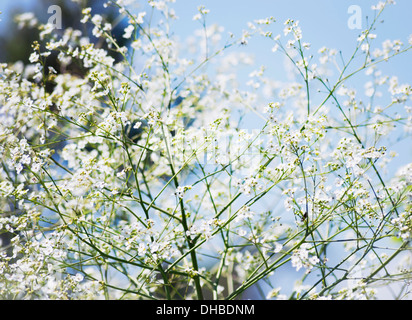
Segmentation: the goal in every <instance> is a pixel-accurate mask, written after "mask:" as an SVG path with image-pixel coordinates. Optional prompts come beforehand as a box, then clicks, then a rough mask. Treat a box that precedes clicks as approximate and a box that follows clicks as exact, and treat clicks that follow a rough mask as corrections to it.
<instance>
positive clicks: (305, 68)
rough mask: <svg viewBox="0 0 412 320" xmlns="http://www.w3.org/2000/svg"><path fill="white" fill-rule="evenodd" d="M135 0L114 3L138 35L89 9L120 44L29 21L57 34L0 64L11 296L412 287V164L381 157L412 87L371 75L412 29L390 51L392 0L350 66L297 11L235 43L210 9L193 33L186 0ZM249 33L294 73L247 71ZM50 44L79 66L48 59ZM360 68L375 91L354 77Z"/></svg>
mask: <svg viewBox="0 0 412 320" xmlns="http://www.w3.org/2000/svg"><path fill="white" fill-rule="evenodd" d="M123 2H124V1H120V0H119V1H113V2H111V1H109V2H108V3H107V4H106V5H110V6H114V7H115V8H117V9H118V10H119V12H120V14H122V15H123V16H124V17H125V18H126V19H127V21H128V25H127V27H126V28H125V29H124V34H123V37H124V38H126V39H130V40H131V43H130V46H128V47H125V46H120V45H119V44H118V42H117V41H116V39H115V38H114V37H113V35H112V32H111V31H112V28H113V26H112V25H111V24H110V23H109V22H107V21H105V18H104V16H103V14H95V13H93V12H92V10H91V9H90V8H84V9H83V18H82V20H81V22H82V23H84V24H91V25H92V36H93V37H94V38H98V39H102V40H103V42H105V43H106V44H107V46H108V48H109V49H108V50H106V49H103V48H101V47H99V45H98V44H96V43H94V42H93V41H92V40H91V39H90V38H89V37H87V36H86V35H84V34H82V32H81V31H79V30H75V29H70V28H69V29H65V30H63V31H61V32H59V30H55V29H53V28H52V27H50V25H48V24H46V25H44V24H40V23H39V22H38V21H37V20H36V18H35V17H34V16H33V15H30V14H24V15H21V16H19V17H17V19H18V22H19V24H20V25H22V26H24V25H26V26H30V27H35V28H37V29H38V30H39V32H40V38H41V39H42V40H44V44H43V45H42V44H40V43H39V42H36V43H34V44H33V52H32V54H31V55H30V64H27V65H24V64H22V63H15V64H5V63H3V64H1V66H0V72H1V74H0V91H1V95H0V117H1V121H0V141H1V146H0V154H1V159H2V160H1V164H2V166H1V168H0V208H1V215H0V233H1V234H2V239H3V244H2V248H1V251H0V297H1V298H3V299H102V298H105V299H205V298H208V299H239V298H244V297H246V295H247V293H248V289H249V288H257V289H258V291H259V292H260V294H262V295H263V297H265V298H268V299H270V298H278V299H280V298H292V299H321V298H331V299H361V298H366V299H370V298H374V297H375V296H377V294H378V288H379V287H380V286H381V287H383V288H386V287H387V286H389V285H393V286H394V288H395V289H396V290H397V291H396V292H397V294H398V296H397V297H398V298H403V297H407V296H408V294H409V291H408V290H409V289H408V283H409V282H408V281H410V277H411V276H410V275H411V273H410V271H411V270H410V265H411V264H410V258H411V255H410V253H411V252H410V240H411V228H412V218H411V213H412V206H411V203H410V199H411V191H412V187H411V186H412V185H411V182H412V162H410V163H409V164H407V165H405V166H403V167H401V168H399V170H398V171H397V172H392V171H391V170H388V168H389V165H388V163H389V162H390V161H391V160H392V159H394V158H396V157H398V155H397V154H396V153H395V152H394V151H393V150H392V149H391V146H392V144H393V141H397V140H396V139H408V140H409V141H410V139H411V129H412V114H411V111H412V108H411V107H409V106H408V103H410V95H411V92H412V91H411V86H410V85H409V84H402V83H399V82H398V78H397V77H396V76H392V75H388V76H387V75H384V74H382V72H381V71H380V70H379V69H378V67H379V65H380V63H382V62H388V61H391V59H392V58H393V57H394V56H397V55H401V54H409V52H410V49H411V47H412V41H409V42H408V41H406V42H405V43H404V42H402V41H401V40H387V41H385V42H384V43H383V44H382V46H381V47H380V46H379V45H377V44H376V40H375V38H376V35H375V33H374V32H375V31H374V30H375V29H376V27H377V26H376V22H377V21H378V19H379V17H380V16H381V14H382V12H383V11H384V9H385V7H386V6H387V5H388V4H390V3H391V2H392V1H386V2H380V3H379V4H378V5H377V6H374V9H375V12H376V17H375V19H374V20H373V22H372V23H371V24H370V26H369V27H368V29H366V30H364V31H363V32H362V34H361V36H360V37H359V38H358V41H357V44H356V48H355V50H354V52H353V55H352V56H351V57H350V59H348V60H347V61H344V60H343V59H342V61H341V60H340V59H339V57H338V51H337V50H334V49H330V48H326V47H324V48H321V49H320V50H318V51H315V52H313V51H312V50H313V49H312V48H311V45H310V44H309V43H307V42H304V41H303V33H302V30H301V28H300V26H299V22H298V21H295V20H292V19H289V20H287V21H286V22H285V23H284V24H283V25H281V28H282V31H283V32H282V33H280V34H279V35H275V34H274V33H273V31H272V30H273V29H272V28H276V25H277V24H279V23H278V22H277V21H276V20H275V18H273V17H269V18H265V19H261V20H256V21H253V22H250V23H249V24H248V26H247V29H246V30H244V31H243V32H242V33H241V34H240V35H239V36H236V35H235V34H229V35H227V36H226V34H225V33H224V30H223V29H222V28H221V27H219V26H217V25H210V26H209V25H208V24H207V23H206V22H207V16H208V14H209V10H207V9H206V8H205V7H203V6H201V7H199V8H198V12H197V13H196V15H195V16H194V17H193V19H194V20H198V21H199V22H200V25H201V28H200V29H199V30H197V31H195V32H194V35H193V37H191V38H189V39H188V41H187V42H183V41H181V40H179V39H178V38H176V37H174V36H173V32H172V30H173V22H174V19H176V18H177V17H176V13H175V12H174V10H173V9H172V8H171V6H170V4H169V2H174V1H172V0H169V1H153V0H149V2H148V3H149V6H150V10H151V12H145V11H142V12H139V13H137V14H135V13H134V12H133V11H132V10H131V8H130V7H128V6H126V5H124V4H123ZM157 14H160V15H161V20H160V21H159V23H158V24H154V20H152V19H154V18H153V17H154V16H156V15H157ZM253 37H263V38H265V39H266V41H269V42H271V43H272V47H273V50H272V51H274V52H275V53H270V54H274V55H275V56H276V55H277V54H281V55H284V56H285V57H286V58H287V59H288V61H289V63H290V64H291V65H292V67H293V69H292V70H291V71H290V72H291V75H292V76H293V80H292V81H285V82H279V81H275V79H273V78H270V77H269V76H267V75H266V73H265V71H266V70H265V68H264V67H261V68H256V69H254V71H252V72H251V73H250V74H249V81H247V82H246V83H241V82H239V81H238V79H239V76H238V72H239V70H240V69H241V65H244V66H246V67H247V66H249V67H250V66H251V65H253V59H252V58H251V57H250V55H248V54H246V53H245V52H243V51H242V48H244V46H245V45H247V44H248V41H250V39H252V38H253ZM99 43H101V42H99ZM109 50H112V51H114V52H117V53H118V54H120V55H121V56H122V59H121V60H120V61H116V60H115V59H114V58H112V57H111V56H110V54H109ZM52 53H54V54H56V53H57V55H58V60H59V63H60V64H61V65H62V66H63V68H62V69H63V70H64V69H65V70H70V66H72V65H73V64H75V65H78V66H80V67H81V69H82V70H84V76H78V75H75V74H72V73H70V72H69V71H67V72H60V73H59V72H57V71H56V70H55V69H54V68H52V67H48V66H47V63H46V62H47V58H48V56H49V55H50V54H52ZM254 68H255V67H254ZM362 75H364V76H365V77H367V78H368V79H369V80H368V81H367V82H366V86H365V92H364V95H363V94H362V92H360V90H357V88H356V87H354V86H352V84H351V81H352V79H354V78H357V77H358V78H361V77H362ZM50 85H51V88H52V89H50ZM383 92H385V94H383ZM6 239H10V241H6ZM394 261H397V262H398V264H397V265H394V263H393V262H394ZM290 269H292V270H290ZM285 273H287V274H288V277H292V278H293V280H292V281H294V283H292V286H291V288H288V287H287V286H286V288H283V287H279V285H278V283H279V276H278V275H282V274H285Z"/></svg>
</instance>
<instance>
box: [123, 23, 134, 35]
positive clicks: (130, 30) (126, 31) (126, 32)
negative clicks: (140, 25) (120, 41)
mask: <svg viewBox="0 0 412 320" xmlns="http://www.w3.org/2000/svg"><path fill="white" fill-rule="evenodd" d="M133 31H134V26H133V25H132V24H129V25H128V26H127V27H126V28H125V29H124V34H123V38H125V39H130V37H131V36H132V33H133Z"/></svg>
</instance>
